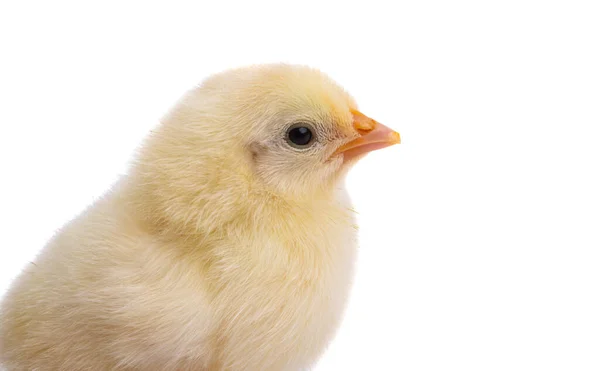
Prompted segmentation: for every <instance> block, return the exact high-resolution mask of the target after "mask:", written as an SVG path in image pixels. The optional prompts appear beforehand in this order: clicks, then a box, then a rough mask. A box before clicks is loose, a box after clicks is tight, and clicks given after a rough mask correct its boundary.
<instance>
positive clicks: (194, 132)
mask: <svg viewBox="0 0 600 371" xmlns="http://www.w3.org/2000/svg"><path fill="white" fill-rule="evenodd" d="M153 134H154V135H153V136H151V138H150V140H149V142H148V143H147V144H146V146H145V148H144V149H143V151H142V155H141V158H140V161H139V162H140V166H139V167H138V170H141V173H142V175H143V174H146V176H142V178H144V179H143V183H144V184H150V185H152V184H153V183H155V184H156V187H155V189H154V193H155V194H157V195H158V196H159V197H162V195H169V197H168V198H166V199H165V200H164V201H165V204H167V203H168V202H171V203H173V202H176V201H177V197H179V198H180V201H181V203H184V202H186V207H190V205H193V204H194V203H196V202H197V201H198V200H201V199H203V198H204V199H205V198H206V197H208V196H206V194H207V193H208V192H212V195H213V198H216V199H218V200H220V201H222V202H227V201H229V200H230V199H231V197H232V196H233V193H235V192H237V193H236V195H237V196H239V195H240V194H246V195H248V194H250V193H252V191H256V190H258V191H259V192H263V193H267V194H270V195H274V194H275V195H279V196H282V197H284V198H287V199H302V198H310V197H314V196H315V194H316V193H318V192H323V191H331V190H333V189H334V185H335V184H336V182H337V181H339V180H340V178H343V176H344V175H345V173H346V171H347V170H348V168H350V167H351V165H352V164H354V163H355V162H356V161H357V160H358V159H360V158H361V157H362V156H364V155H365V154H366V153H367V152H370V151H372V150H376V149H379V148H384V147H387V146H390V145H393V144H396V143H399V142H400V137H399V134H398V133H396V132H394V131H393V130H391V129H389V128H387V127H385V126H384V125H382V124H380V123H378V122H376V121H374V120H372V119H370V118H369V117H367V116H365V115H363V114H362V113H361V112H359V111H358V108H357V105H356V102H355V101H354V99H353V98H352V97H351V96H350V95H349V94H348V93H347V92H345V91H344V90H343V89H342V88H341V87H340V86H338V85H337V84H336V83H335V82H334V81H332V80H331V79H330V78H329V77H328V76H326V75H325V74H323V73H321V72H319V71H318V70H316V69H312V68H309V67H303V66H295V65H286V64H276V65H261V66H252V67H245V68H238V69H233V70H228V71H225V72H221V73H219V74H216V75H213V76H211V77H209V78H208V79H206V80H205V81H204V82H203V83H202V84H201V85H200V86H198V87H197V88H195V89H193V90H191V91H190V92H188V94H187V95H186V96H184V98H183V99H182V100H181V101H180V102H179V104H177V105H176V106H175V108H174V109H173V110H172V111H171V112H170V113H169V114H168V115H167V116H166V117H165V119H164V120H163V125H161V126H160V127H159V128H158V129H157V130H156V131H155V132H154V133H153ZM234 189H235V190H236V191H235V192H234ZM203 192H204V195H203V194H202V193H203ZM215 192H216V196H215ZM183 194H185V197H184V196H183ZM163 198H165V197H163ZM213 205H221V204H219V203H218V202H214V203H213ZM197 206H201V205H197ZM165 207H167V208H171V209H172V208H175V207H176V206H172V205H170V204H168V205H166V206H164V207H163V208H165Z"/></svg>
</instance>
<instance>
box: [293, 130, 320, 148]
mask: <svg viewBox="0 0 600 371" xmlns="http://www.w3.org/2000/svg"><path fill="white" fill-rule="evenodd" d="M314 137H315V135H314V134H313V130H312V128H311V127H310V126H308V125H307V124H296V125H292V126H291V127H290V128H289V129H288V131H287V141H288V143H289V144H290V145H291V146H293V147H296V148H306V147H308V146H309V145H311V144H312V142H313V140H314Z"/></svg>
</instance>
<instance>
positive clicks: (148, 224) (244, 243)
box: [0, 65, 357, 371]
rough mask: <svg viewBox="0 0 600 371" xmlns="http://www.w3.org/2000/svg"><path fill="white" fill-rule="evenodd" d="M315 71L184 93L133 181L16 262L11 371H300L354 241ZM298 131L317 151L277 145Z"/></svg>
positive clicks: (7, 333) (321, 334) (278, 68)
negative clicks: (307, 126)
mask: <svg viewBox="0 0 600 371" xmlns="http://www.w3.org/2000/svg"><path fill="white" fill-rule="evenodd" d="M351 108H354V109H355V108H356V105H355V103H354V101H353V100H352V98H351V97H350V96H349V95H348V94H346V93H345V92H344V91H343V90H342V89H341V88H340V87H338V86H337V85H336V84H335V83H334V82H332V81H331V80H330V79H329V78H328V77H326V76H325V75H323V74H322V73H320V72H319V71H316V70H313V69H309V68H306V67H299V66H290V65H266V66H254V67H248V68H241V69H236V70H231V71H226V72H223V73H220V74H217V75H214V76H212V77H210V78H209V79H207V80H206V81H205V82H204V83H203V84H202V85H200V86H199V87H197V88H195V89H193V90H192V91H190V92H189V93H188V94H187V95H185V96H184V97H183V98H182V100H181V101H180V102H179V103H178V104H177V105H176V107H175V108H174V109H173V110H172V111H171V112H170V113H169V114H167V115H166V117H165V118H164V120H163V122H162V123H161V125H160V126H159V127H158V128H157V129H156V130H155V131H153V132H152V133H151V134H150V136H149V137H148V139H147V140H146V142H145V143H144V145H143V146H142V147H141V149H140V151H139V155H138V156H137V157H136V160H135V162H134V164H133V166H132V167H131V170H130V173H129V174H128V175H127V176H126V177H124V178H123V179H122V180H121V181H119V182H118V183H117V184H116V185H115V186H114V187H113V188H112V189H111V190H110V191H109V192H108V193H107V194H106V195H105V196H104V197H103V198H102V199H100V200H99V201H98V202H96V203H95V204H94V205H92V206H91V207H89V208H88V209H87V210H85V211H84V212H83V213H82V214H81V215H79V216H78V217H77V218H75V219H74V220H73V221H72V222H70V223H68V224H67V225H66V226H64V227H63V228H62V230H61V231H60V232H59V233H58V234H57V235H56V236H55V237H54V238H53V239H52V240H51V241H50V242H49V243H48V245H47V246H46V247H45V248H44V249H43V251H42V252H41V254H40V255H39V256H38V257H37V259H36V261H35V263H32V264H29V265H28V266H27V267H26V269H25V271H24V272H23V273H22V274H21V276H20V277H19V278H18V279H17V280H16V281H15V282H14V284H13V286H12V288H11V290H10V291H9V292H8V294H7V295H6V297H5V299H4V301H3V304H2V307H1V311H2V312H1V314H0V326H1V328H0V364H2V365H3V366H4V367H6V369H7V370H8V371H13V370H40V371H45V370H69V371H75V370H164V371H169V370H299V369H303V368H306V367H310V366H311V365H313V364H314V363H315V362H316V361H317V360H318V358H319V356H320V355H321V354H322V353H323V351H324V350H325V348H326V346H327V344H328V343H329V341H330V340H331V339H332V337H333V335H334V332H335V330H336V328H337V326H338V324H339V321H340V318H341V315H342V312H343V308H344V306H345V301H346V297H347V294H348V291H349V288H350V283H351V277H352V273H353V262H354V258H355V250H356V241H355V229H356V227H355V225H354V217H353V212H352V210H351V207H350V204H349V201H348V199H347V195H346V193H345V190H344V188H343V179H344V175H345V172H346V171H347V169H348V167H349V166H350V165H351V164H343V163H342V160H341V159H340V158H333V159H329V156H330V155H331V153H333V151H334V150H335V148H337V147H338V146H339V145H340V144H341V143H344V142H345V141H348V140H350V139H352V138H353V137H354V136H356V135H357V134H356V133H355V132H354V130H353V129H352V117H351V114H350V109H351ZM298 120H305V121H310V122H313V123H315V124H316V125H317V126H318V129H319V130H320V132H321V133H322V136H321V137H320V141H322V143H320V144H319V145H318V146H314V147H316V148H313V149H311V150H308V151H295V150H293V149H291V148H289V147H286V145H285V142H284V141H282V138H283V133H284V130H285V128H286V127H287V126H288V125H289V124H290V123H293V122H295V121H298Z"/></svg>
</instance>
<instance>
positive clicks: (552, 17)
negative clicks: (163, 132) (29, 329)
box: [0, 0, 600, 371]
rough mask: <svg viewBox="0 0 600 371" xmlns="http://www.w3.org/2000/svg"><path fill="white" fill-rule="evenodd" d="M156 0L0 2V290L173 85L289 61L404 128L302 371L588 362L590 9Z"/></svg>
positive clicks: (597, 356)
mask: <svg viewBox="0 0 600 371" xmlns="http://www.w3.org/2000/svg"><path fill="white" fill-rule="evenodd" d="M162 3H163V4H162V5H156V4H155V3H152V2H148V1H146V2H126V1H118V2H117V1H115V2H112V1H98V2H83V1H79V2H72V3H67V2H62V1H38V2H28V1H21V2H17V1H6V2H3V3H2V5H1V6H0V40H1V43H0V48H1V50H0V66H1V68H0V125H1V130H0V165H1V169H0V177H1V181H0V190H1V192H0V232H1V233H0V292H3V291H4V290H5V289H6V287H7V286H8V285H9V283H10V280H11V279H12V278H13V277H14V276H15V275H16V274H17V273H18V272H19V270H20V269H21V267H22V266H23V265H24V264H26V263H27V262H28V261H29V260H30V259H32V257H33V256H34V254H35V253H36V252H37V251H38V250H39V248H41V247H42V246H43V245H44V243H45V241H46V240H47V239H48V238H49V237H50V236H51V235H52V234H53V232H54V231H55V230H56V229H57V228H59V227H60V226H61V225H62V224H63V223H64V222H65V221H67V220H68V219H69V218H71V217H73V216H74V215H75V214H76V213H78V212H79V211H80V210H81V209H82V208H83V207H85V206H86V205H87V204H89V203H91V202H93V200H94V199H95V198H97V197H98V196H100V195H101V194H102V193H103V192H104V191H105V190H106V189H107V188H108V187H109V186H110V185H111V184H112V183H113V182H114V181H115V180H116V178H117V176H118V175H119V174H121V173H123V172H125V171H126V169H127V162H128V161H129V159H130V155H131V154H132V152H133V150H134V148H135V146H137V144H138V143H139V142H140V140H141V139H142V138H143V136H144V135H145V134H146V133H147V132H148V130H149V129H150V128H152V127H153V126H154V125H155V124H156V123H157V122H158V120H159V119H160V116H161V115H162V114H163V113H164V112H165V111H166V110H167V109H168V108H169V107H170V105H171V104H172V103H173V102H174V101H175V100H176V99H177V98H179V96H180V95H181V94H182V93H183V92H184V91H185V90H187V89H188V88H190V87H191V86H193V85H194V84H196V83H197V82H199V81H200V80H202V79H203V78H204V77H206V76H207V75H209V74H211V73H213V72H217V71H220V70H222V69H224V68H228V67H233V66H240V65H245V64H248V63H261V62H278V61H284V62H293V63H302V64H309V65H312V66H315V67H318V68H321V69H322V70H323V71H325V72H327V73H328V74H330V75H331V76H332V77H334V79H336V80H337V81H339V82H340V83H341V84H342V85H343V86H345V87H346V88H347V89H348V90H349V91H350V92H351V93H352V94H353V95H354V96H355V97H356V98H357V100H358V101H359V104H360V105H361V109H362V111H364V112H365V113H366V114H368V115H370V116H372V117H374V118H375V119H377V120H379V121H381V122H383V123H385V124H386V125H388V126H391V127H393V128H395V129H396V130H398V131H399V132H400V133H401V135H402V141H403V143H402V144H401V145H400V146H397V147H394V148H391V149H386V150H383V151H380V152H378V153H374V154H372V155H370V156H369V157H368V158H366V159H365V160H364V161H363V162H362V163H360V164H359V165H358V166H357V167H356V168H355V169H354V171H353V173H352V174H351V176H350V178H349V188H350V191H351V194H352V196H353V198H354V200H355V203H356V207H357V209H358V210H359V211H360V214H361V216H360V224H361V227H362V230H361V244H362V247H361V250H360V260H359V263H358V267H359V271H358V275H357V279H356V285H355V290H354V292H353V295H352V298H351V301H350V305H349V309H348V312H347V315H346V317H345V321H344V323H343V326H342V328H341V329H340V331H339V334H338V336H337V338H336V341H335V342H334V343H333V344H332V346H331V348H330V349H329V351H328V352H327V354H326V355H325V356H324V358H323V360H322V362H321V363H320V365H319V367H318V368H317V369H318V370H461V371H464V370H579V371H582V370H598V369H600V297H599V295H600V197H599V193H600V180H599V179H600V149H599V148H600V147H599V144H598V143H599V141H600V72H599V71H600V27H599V24H600V12H599V10H598V5H597V4H598V2H595V1H589V2H583V1H523V0H520V1H494V2H492V1H404V2H402V1H401V2H396V3H395V4H393V5H392V2H378V1H366V2H360V3H351V2H347V1H346V2H336V3H333V2H322V3H319V2H310V1H296V2H288V3H285V2H275V1H273V2H264V1H262V2H261V1H247V2H244V3H242V2H241V1H240V2H225V1H222V2H219V3H218V4H217V2H210V3H209V2H205V3H203V2H200V1H195V2H191V3H180V2H174V1H169V2H166V1H165V2H162Z"/></svg>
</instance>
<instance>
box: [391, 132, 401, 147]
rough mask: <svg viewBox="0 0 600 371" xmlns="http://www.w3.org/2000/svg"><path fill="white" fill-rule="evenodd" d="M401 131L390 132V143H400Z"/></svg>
mask: <svg viewBox="0 0 600 371" xmlns="http://www.w3.org/2000/svg"><path fill="white" fill-rule="evenodd" d="M400 142H401V141H400V133H398V132H395V131H392V132H391V133H390V143H392V144H400Z"/></svg>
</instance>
